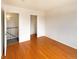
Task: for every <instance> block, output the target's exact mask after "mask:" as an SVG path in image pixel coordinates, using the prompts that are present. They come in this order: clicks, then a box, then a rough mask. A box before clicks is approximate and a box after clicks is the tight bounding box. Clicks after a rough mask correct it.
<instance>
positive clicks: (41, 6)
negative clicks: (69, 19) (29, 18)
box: [3, 0, 76, 11]
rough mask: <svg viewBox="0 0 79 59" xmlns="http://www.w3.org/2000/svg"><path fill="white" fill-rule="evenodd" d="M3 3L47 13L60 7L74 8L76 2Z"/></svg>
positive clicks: (9, 0) (14, 0) (17, 0)
mask: <svg viewBox="0 0 79 59" xmlns="http://www.w3.org/2000/svg"><path fill="white" fill-rule="evenodd" d="M3 2H4V3H6V4H11V5H15V6H18V7H24V8H30V9H34V10H42V11H47V10H50V9H53V8H56V7H60V6H69V5H72V6H73V4H74V3H75V2H76V0H4V1H3Z"/></svg>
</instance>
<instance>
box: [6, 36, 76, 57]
mask: <svg viewBox="0 0 79 59" xmlns="http://www.w3.org/2000/svg"><path fill="white" fill-rule="evenodd" d="M31 39H32V40H30V41H26V42H23V43H16V44H14V45H10V46H8V47H7V56H6V57H5V59H77V58H76V54H77V50H76V49H74V48H71V47H68V46H66V45H64V44H61V43H59V42H56V41H54V40H51V39H50V38H47V37H44V36H43V37H40V38H36V37H32V38H31Z"/></svg>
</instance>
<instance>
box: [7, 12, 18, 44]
mask: <svg viewBox="0 0 79 59" xmlns="http://www.w3.org/2000/svg"><path fill="white" fill-rule="evenodd" d="M6 39H7V45H11V44H15V43H17V42H19V14H18V13H9V12H8V13H6Z"/></svg>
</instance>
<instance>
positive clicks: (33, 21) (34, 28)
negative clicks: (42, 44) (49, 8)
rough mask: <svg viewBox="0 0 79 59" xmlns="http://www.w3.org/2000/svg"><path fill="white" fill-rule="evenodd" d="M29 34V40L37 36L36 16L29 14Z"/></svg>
mask: <svg viewBox="0 0 79 59" xmlns="http://www.w3.org/2000/svg"><path fill="white" fill-rule="evenodd" d="M30 35H31V40H35V39H36V38H37V16H36V15H31V16H30Z"/></svg>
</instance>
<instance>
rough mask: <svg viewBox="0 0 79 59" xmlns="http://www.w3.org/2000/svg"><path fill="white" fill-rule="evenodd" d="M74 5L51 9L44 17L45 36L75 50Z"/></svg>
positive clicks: (75, 26) (75, 18) (75, 16)
mask: <svg viewBox="0 0 79 59" xmlns="http://www.w3.org/2000/svg"><path fill="white" fill-rule="evenodd" d="M76 21H77V15H76V4H73V5H71V6H70V5H67V6H61V7H57V8H54V9H52V10H51V11H49V12H48V14H47V16H46V35H47V36H48V37H49V38H52V39H55V40H56V41H59V42H61V43H63V44H66V45H68V46H71V47H73V48H77V38H76V36H77V25H76V24H77V22H76Z"/></svg>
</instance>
